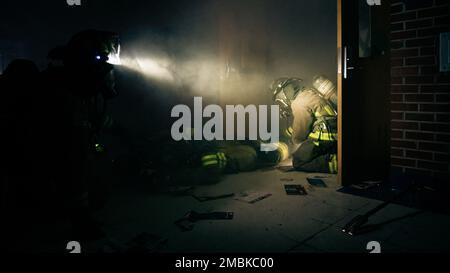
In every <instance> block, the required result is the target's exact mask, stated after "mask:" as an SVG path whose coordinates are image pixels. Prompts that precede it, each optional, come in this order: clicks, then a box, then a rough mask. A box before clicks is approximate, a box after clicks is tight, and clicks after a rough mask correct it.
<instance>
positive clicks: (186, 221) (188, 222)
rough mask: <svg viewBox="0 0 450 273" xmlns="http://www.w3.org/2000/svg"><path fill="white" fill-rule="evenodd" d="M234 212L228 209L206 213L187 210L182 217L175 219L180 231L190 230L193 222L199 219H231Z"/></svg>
mask: <svg viewBox="0 0 450 273" xmlns="http://www.w3.org/2000/svg"><path fill="white" fill-rule="evenodd" d="M233 217H234V213H233V212H230V211H215V212H207V213H198V212H196V211H193V210H191V211H189V212H188V213H186V214H185V215H184V216H183V217H182V218H180V219H178V220H177V221H175V225H177V226H178V227H179V228H180V229H181V230H182V231H190V230H192V229H193V228H194V223H195V222H197V221H200V220H231V219H233Z"/></svg>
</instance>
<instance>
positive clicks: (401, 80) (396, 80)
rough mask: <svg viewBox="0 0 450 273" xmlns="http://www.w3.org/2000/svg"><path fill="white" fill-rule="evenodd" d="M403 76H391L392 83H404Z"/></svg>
mask: <svg viewBox="0 0 450 273" xmlns="http://www.w3.org/2000/svg"><path fill="white" fill-rule="evenodd" d="M402 83H403V78H402V77H391V84H402Z"/></svg>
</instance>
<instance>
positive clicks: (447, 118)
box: [436, 113, 450, 122]
mask: <svg viewBox="0 0 450 273" xmlns="http://www.w3.org/2000/svg"><path fill="white" fill-rule="evenodd" d="M436 121H437V122H450V114H448V113H447V114H436Z"/></svg>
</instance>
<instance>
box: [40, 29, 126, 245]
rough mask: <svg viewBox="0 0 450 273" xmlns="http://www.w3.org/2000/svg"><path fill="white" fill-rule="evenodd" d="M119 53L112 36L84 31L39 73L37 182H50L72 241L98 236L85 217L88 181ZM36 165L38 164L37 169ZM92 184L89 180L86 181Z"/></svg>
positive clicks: (112, 93)
mask: <svg viewBox="0 0 450 273" xmlns="http://www.w3.org/2000/svg"><path fill="white" fill-rule="evenodd" d="M118 52H119V45H118V38H117V35H116V34H114V33H110V32H104V31H97V30H87V31H83V32H80V33H78V34H76V35H75V36H73V37H72V39H71V40H70V41H69V43H68V44H67V45H66V46H63V47H59V48H56V49H54V50H52V51H51V52H50V53H49V58H50V59H51V60H52V64H51V65H50V66H49V67H48V68H47V69H46V70H45V71H43V72H42V82H43V88H42V89H43V90H45V91H44V92H42V94H41V96H40V101H39V104H40V105H41V111H40V112H39V120H40V122H39V126H41V130H40V132H39V133H38V136H37V138H38V139H39V142H40V143H39V144H40V145H39V146H40V147H42V148H41V149H42V151H41V153H42V154H45V160H42V162H41V163H40V164H42V165H41V166H40V167H41V168H39V169H40V174H39V176H40V178H42V179H46V180H47V181H51V183H52V185H51V188H52V191H53V192H55V193H56V195H57V196H59V200H58V201H60V202H61V204H62V205H63V206H62V207H63V208H64V211H65V212H66V213H65V214H66V215H68V216H69V218H70V220H71V222H72V224H73V227H74V237H75V238H79V239H95V238H98V237H100V236H102V231H101V230H100V229H99V228H98V226H97V225H96V224H95V223H94V221H93V220H92V218H91V217H90V205H91V204H90V203H92V198H91V196H90V195H89V189H90V188H92V187H91V186H92V185H89V182H90V177H92V174H95V173H96V170H94V169H93V168H94V167H93V166H95V165H96V164H95V163H94V162H95V159H96V157H97V154H98V153H101V152H102V151H103V149H102V147H101V146H100V144H99V143H98V137H99V134H100V133H101V131H102V125H103V124H105V123H107V122H106V121H105V118H106V114H105V112H106V108H105V107H106V101H107V100H108V99H110V98H112V97H114V96H115V95H116V92H115V85H114V75H113V65H112V64H110V63H108V60H109V58H110V57H111V56H112V55H115V54H117V53H118ZM38 164H39V163H38ZM91 181H92V180H91Z"/></svg>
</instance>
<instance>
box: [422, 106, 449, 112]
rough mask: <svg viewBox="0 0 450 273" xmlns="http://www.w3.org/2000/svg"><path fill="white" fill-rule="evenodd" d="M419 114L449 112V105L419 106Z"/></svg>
mask: <svg viewBox="0 0 450 273" xmlns="http://www.w3.org/2000/svg"><path fill="white" fill-rule="evenodd" d="M420 111H421V112H443V113H446V112H450V104H421V105H420Z"/></svg>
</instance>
